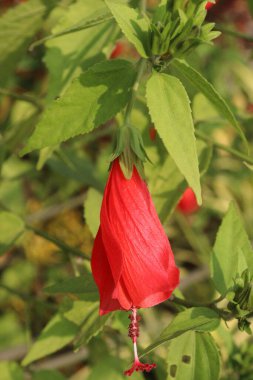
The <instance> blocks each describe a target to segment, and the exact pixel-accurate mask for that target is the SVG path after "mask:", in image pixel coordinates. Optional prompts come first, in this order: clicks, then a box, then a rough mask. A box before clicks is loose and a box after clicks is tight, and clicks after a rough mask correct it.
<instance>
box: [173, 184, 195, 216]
mask: <svg viewBox="0 0 253 380" xmlns="http://www.w3.org/2000/svg"><path fill="white" fill-rule="evenodd" d="M177 208H178V210H179V211H180V212H182V213H183V214H192V213H193V212H195V211H197V210H198V208H199V205H198V203H197V199H196V196H195V194H194V192H193V191H192V189H191V188H190V187H188V188H187V189H186V190H185V192H184V194H183V195H182V197H181V199H180V201H179V203H178V205H177Z"/></svg>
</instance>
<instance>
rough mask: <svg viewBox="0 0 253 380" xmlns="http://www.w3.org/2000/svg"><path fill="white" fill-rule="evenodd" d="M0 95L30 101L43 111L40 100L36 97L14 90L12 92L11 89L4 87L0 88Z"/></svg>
mask: <svg viewBox="0 0 253 380" xmlns="http://www.w3.org/2000/svg"><path fill="white" fill-rule="evenodd" d="M0 95H5V96H10V97H11V98H13V99H17V100H22V101H24V102H27V103H31V104H32V105H34V106H35V107H36V108H37V109H38V110H39V111H43V105H42V104H41V103H40V101H39V100H38V99H36V98H34V97H33V96H31V95H26V94H18V93H16V92H12V91H10V90H7V89H5V88H0Z"/></svg>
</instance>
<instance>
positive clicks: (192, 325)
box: [142, 307, 220, 356]
mask: <svg viewBox="0 0 253 380" xmlns="http://www.w3.org/2000/svg"><path fill="white" fill-rule="evenodd" d="M219 323H220V318H219V316H218V314H217V313H216V312H215V311H214V310H211V309H208V308H205V307H193V308H191V309H187V310H184V311H182V312H181V313H179V314H178V315H177V316H176V317H175V318H174V319H173V321H172V322H171V323H170V324H169V326H168V327H166V328H165V330H164V331H163V332H162V333H161V335H160V336H159V338H158V339H156V340H155V341H154V342H153V343H152V344H151V345H150V346H148V347H147V348H146V349H145V350H144V352H143V354H142V356H143V355H146V354H148V353H149V352H151V351H153V350H154V349H156V348H157V347H159V346H160V345H161V344H163V343H165V342H167V341H169V340H171V339H174V338H176V337H177V336H180V335H181V334H183V333H185V332H186V331H188V330H194V331H212V330H214V329H216V328H217V327H218V326H219Z"/></svg>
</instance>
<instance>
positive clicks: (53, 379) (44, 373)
mask: <svg viewBox="0 0 253 380" xmlns="http://www.w3.org/2000/svg"><path fill="white" fill-rule="evenodd" d="M66 379H67V378H66V377H65V376H63V375H62V374H61V373H60V372H58V371H52V370H48V369H42V370H41V371H38V372H35V373H34V374H33V376H32V380H66Z"/></svg>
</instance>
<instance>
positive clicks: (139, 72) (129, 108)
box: [124, 58, 147, 125]
mask: <svg viewBox="0 0 253 380" xmlns="http://www.w3.org/2000/svg"><path fill="white" fill-rule="evenodd" d="M146 65H147V61H146V60H145V59H143V58H141V59H140V60H139V62H138V69H137V75H136V80H135V83H134V85H133V88H132V93H131V97H130V100H129V102H128V105H127V108H126V113H125V117H124V123H125V124H126V125H127V124H129V121H130V118H131V112H132V109H133V106H134V102H135V99H136V95H137V92H138V89H139V86H140V82H141V78H142V76H143V74H144V71H145V68H146Z"/></svg>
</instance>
